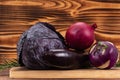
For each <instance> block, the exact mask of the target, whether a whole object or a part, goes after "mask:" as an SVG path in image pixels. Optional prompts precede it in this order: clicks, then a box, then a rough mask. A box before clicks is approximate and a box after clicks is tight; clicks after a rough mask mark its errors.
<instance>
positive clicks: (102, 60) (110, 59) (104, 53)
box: [89, 41, 119, 69]
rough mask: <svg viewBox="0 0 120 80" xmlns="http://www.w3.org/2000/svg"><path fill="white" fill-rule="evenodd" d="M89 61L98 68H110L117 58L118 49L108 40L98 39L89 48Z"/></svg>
mask: <svg viewBox="0 0 120 80" xmlns="http://www.w3.org/2000/svg"><path fill="white" fill-rule="evenodd" d="M89 58H90V62H91V64H92V65H93V66H94V67H97V68H100V69H110V68H112V67H113V66H114V65H115V64H116V62H117V61H118V59H119V56H118V50H117V48H116V47H115V45H114V44H113V43H111V42H109V41H98V42H97V43H96V44H94V45H93V47H92V48H91V50H90V54H89Z"/></svg>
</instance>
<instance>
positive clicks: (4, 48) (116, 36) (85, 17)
mask: <svg viewBox="0 0 120 80" xmlns="http://www.w3.org/2000/svg"><path fill="white" fill-rule="evenodd" d="M39 21H42V22H48V23H51V24H52V25H54V26H55V27H56V29H57V30H58V31H60V32H61V33H62V34H63V36H64V35H65V30H66V29H67V28H68V26H69V25H70V24H72V23H75V22H78V21H84V22H87V23H89V24H92V23H97V25H98V28H97V29H96V32H95V34H96V39H97V40H109V41H112V42H114V43H115V44H116V45H117V47H118V48H119V49H120V47H119V45H120V0H0V63H1V62H3V61H4V59H6V58H7V59H12V58H16V43H17V41H18V39H19V36H20V35H21V34H22V33H23V32H24V31H25V30H27V29H28V28H29V27H30V26H31V25H33V24H35V23H36V22H39Z"/></svg>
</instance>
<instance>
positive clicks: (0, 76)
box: [0, 69, 120, 80]
mask: <svg viewBox="0 0 120 80" xmlns="http://www.w3.org/2000/svg"><path fill="white" fill-rule="evenodd" d="M110 76H111V75H110ZM0 80H120V78H114V79H111V78H106V79H105V78H100V79H98V78H96V79H92V78H91V79H90V78H89V79H88V78H84V79H83V78H76V79H73V78H66V79H65V78H62V79H60V78H54V79H53V78H46V79H45V78H38V79H35V78H34V79H33V78H27V79H22V78H9V69H5V70H3V71H0Z"/></svg>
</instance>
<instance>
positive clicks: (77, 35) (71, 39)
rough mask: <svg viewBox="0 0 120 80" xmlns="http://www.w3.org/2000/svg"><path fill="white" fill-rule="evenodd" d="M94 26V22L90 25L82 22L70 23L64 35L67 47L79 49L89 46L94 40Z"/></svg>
mask: <svg viewBox="0 0 120 80" xmlns="http://www.w3.org/2000/svg"><path fill="white" fill-rule="evenodd" d="M96 27H97V25H96V24H93V25H92V26H90V25H88V24H87V23H84V22H77V23H75V24H73V25H71V26H70V27H69V28H68V30H67V31H66V36H65V38H66V43H67V45H68V47H69V48H73V49H76V50H79V51H82V50H85V49H87V48H89V47H90V46H91V45H92V44H93V42H94V39H95V36H94V30H95V28H96Z"/></svg>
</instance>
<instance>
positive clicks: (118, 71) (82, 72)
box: [9, 67, 120, 79]
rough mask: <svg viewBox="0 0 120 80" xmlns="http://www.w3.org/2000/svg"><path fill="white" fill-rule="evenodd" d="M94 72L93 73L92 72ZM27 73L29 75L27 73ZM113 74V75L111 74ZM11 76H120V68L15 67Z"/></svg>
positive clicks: (11, 71)
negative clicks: (46, 68)
mask: <svg viewBox="0 0 120 80" xmlns="http://www.w3.org/2000/svg"><path fill="white" fill-rule="evenodd" d="M91 73H92V74H91ZM26 74H27V75H26ZM110 75H112V76H110ZM9 76H10V78H87V79H90V78H103V79H104V78H112V79H113V78H120V68H114V69H111V70H98V69H79V70H29V69H26V68H24V67H13V68H12V69H11V70H10V75H9Z"/></svg>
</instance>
